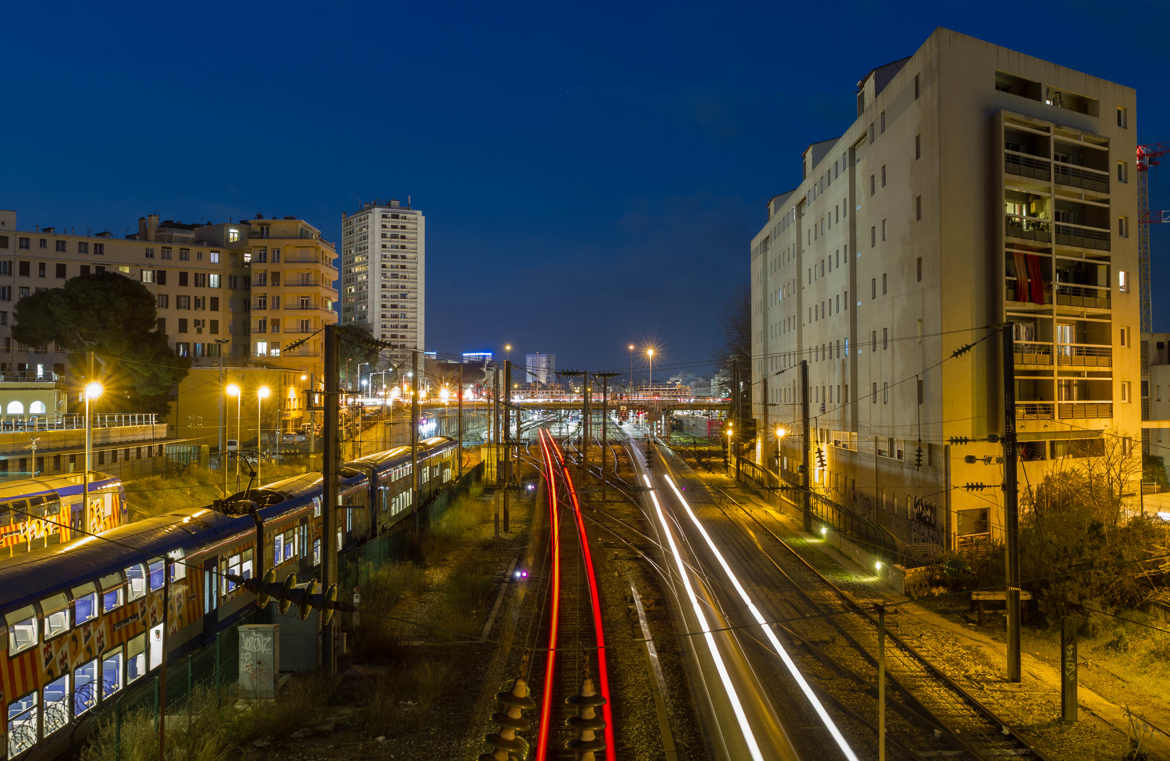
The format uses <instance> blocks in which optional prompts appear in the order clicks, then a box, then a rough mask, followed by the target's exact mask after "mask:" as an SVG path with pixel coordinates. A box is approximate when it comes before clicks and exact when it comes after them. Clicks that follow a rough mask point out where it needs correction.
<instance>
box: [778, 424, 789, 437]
mask: <svg viewBox="0 0 1170 761" xmlns="http://www.w3.org/2000/svg"><path fill="white" fill-rule="evenodd" d="M787 435H788V431H786V430H784V426H782V425H778V426H776V438H778V439H782V438H784V437H785V436H787Z"/></svg>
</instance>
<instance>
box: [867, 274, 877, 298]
mask: <svg viewBox="0 0 1170 761" xmlns="http://www.w3.org/2000/svg"><path fill="white" fill-rule="evenodd" d="M869 297H870V298H871V299H876V298H877V278H876V277H871V278H870V279H869Z"/></svg>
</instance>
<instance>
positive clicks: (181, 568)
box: [167, 549, 187, 581]
mask: <svg viewBox="0 0 1170 761" xmlns="http://www.w3.org/2000/svg"><path fill="white" fill-rule="evenodd" d="M167 557H168V558H170V560H171V581H178V580H180V579H185V578H187V564H186V563H185V562H183V558H184V557H186V553H184V552H183V550H182V549H177V550H171V551H170V552H168V553H167Z"/></svg>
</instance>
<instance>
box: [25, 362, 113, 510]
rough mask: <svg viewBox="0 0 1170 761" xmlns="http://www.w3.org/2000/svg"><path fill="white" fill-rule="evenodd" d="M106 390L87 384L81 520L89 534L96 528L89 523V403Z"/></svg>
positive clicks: (35, 467)
mask: <svg viewBox="0 0 1170 761" xmlns="http://www.w3.org/2000/svg"><path fill="white" fill-rule="evenodd" d="M104 390H105V389H103V388H102V384H100V383H98V382H97V381H90V382H89V383H87V384H85V475H84V476H82V479H81V483H82V486H81V491H82V495H83V496H82V499H83V500H84V501H83V502H82V505H83V507H82V509H83V510H84V513H83V514H82V518H81V520H82V525H84V526H85V530H86V531H87V532H88V531H91V530H92V529H93V528H95V527H93V526H91V525H90V522H89V471H90V467H91V466H90V458H91V457H92V456H93V427H92V425H91V424H90V421H89V401H90V400H91V399H97V398H98V397H99V396H101V395H102V391H104ZM36 469H37V462H36V457H35V453H34V457H33V470H34V471H35V470H36Z"/></svg>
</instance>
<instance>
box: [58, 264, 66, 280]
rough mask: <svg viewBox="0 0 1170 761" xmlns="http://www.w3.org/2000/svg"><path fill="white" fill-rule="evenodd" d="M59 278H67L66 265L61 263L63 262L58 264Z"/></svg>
mask: <svg viewBox="0 0 1170 761" xmlns="http://www.w3.org/2000/svg"><path fill="white" fill-rule="evenodd" d="M57 279H59V280H64V279H65V265H64V264H61V263H58V264H57Z"/></svg>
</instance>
